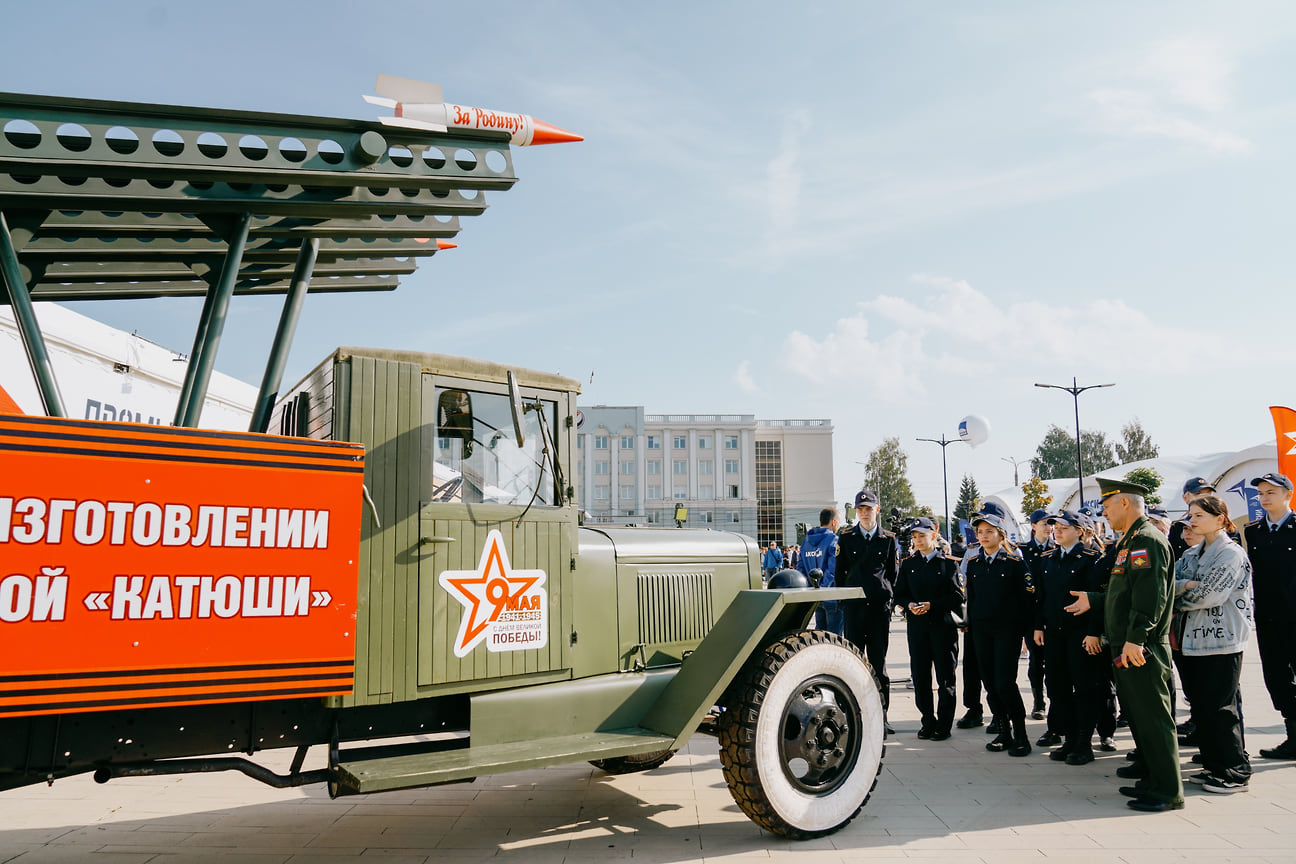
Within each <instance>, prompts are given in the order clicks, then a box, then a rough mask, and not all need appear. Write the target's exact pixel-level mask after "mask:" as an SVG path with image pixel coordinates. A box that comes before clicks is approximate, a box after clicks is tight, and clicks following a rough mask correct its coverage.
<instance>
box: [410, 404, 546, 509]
mask: <svg viewBox="0 0 1296 864" xmlns="http://www.w3.org/2000/svg"><path fill="white" fill-rule="evenodd" d="M526 401H527V403H528V404H534V402H535V400H534V399H528V400H526ZM540 405H541V406H542V410H543V411H544V412H545V419H546V420H547V421H548V426H549V429H550V431H551V432H552V430H554V429H555V428H557V422H556V421H557V415H558V406H557V403H556V402H553V401H548V400H542V401H541V402H540ZM436 406H437V408H436V444H435V446H434V448H433V454H434V457H433V465H432V474H433V476H432V484H431V485H432V490H431V495H430V497H431V499H432V500H433V501H451V502H463V503H480V504H520V505H523V506H525V505H527V504H531V503H534V504H537V505H541V504H552V503H554V501H555V495H554V479H553V472H552V470H551V469H550V466H549V464H548V462H547V460H546V457H544V456H543V451H544V441H543V440H542V433H541V428H540V420H539V415H538V413H537V412H536V411H533V410H528V411H525V412H523V429H524V430H525V434H524V437H525V439H526V441H525V443H524V444H523V445H522V446H521V447H518V445H517V438H516V436H515V435H514V432H513V416H512V412H511V409H510V406H509V399H508V396H506V395H503V394H498V393H483V392H480V391H473V390H466V389H462V388H438V389H437V391H436ZM550 452H551V456H552V457H553V458H556V457H557V454H556V453H553V447H552V446H551V447H550Z"/></svg>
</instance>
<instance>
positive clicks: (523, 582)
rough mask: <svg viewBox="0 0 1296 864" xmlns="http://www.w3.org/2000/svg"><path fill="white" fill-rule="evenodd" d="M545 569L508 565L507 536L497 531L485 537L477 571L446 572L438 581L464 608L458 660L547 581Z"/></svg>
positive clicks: (456, 653)
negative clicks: (505, 613)
mask: <svg viewBox="0 0 1296 864" xmlns="http://www.w3.org/2000/svg"><path fill="white" fill-rule="evenodd" d="M544 577H545V574H544V571H543V570H514V569H513V568H512V567H510V566H509V558H508V551H507V550H506V549H505V548H504V537H503V535H501V534H500V532H499V530H498V529H492V530H491V532H490V534H488V535H487V536H486V545H485V546H484V547H483V548H482V555H481V561H480V562H479V563H478V564H477V569H476V570H445V571H443V572H442V573H441V576H440V578H439V580H438V581H440V583H441V587H442V588H444V589H446V591H448V592H449V593H450V594H451V595H453V596H454V598H455V599H456V600H458V601H459V602H460V603H462V604H463V605H464V615H463V618H462V619H461V621H460V623H459V635H458V638H456V639H455V644H454V652H455V656H456V657H464V656H466V655H467V654H468V652H470V651H472V649H473V648H475V647H477V644H478V643H479V642H480V641H481V640H482V639H483V638H485V636H486V632H487V629H488V628H489V627H490V625H491V624H493V623H494V622H495V621H496V619H498V618H499V616H500V613H501V612H503V611H504V609H505V608H507V607H508V605H509V603H510V601H512V602H513V603H514V604H516V603H517V601H518V598H520V597H521V596H522V595H523V594H525V593H526V592H527V591H529V590H531V588H532V587H534V586H535V585H537V584H539V583H541V582H543V581H544Z"/></svg>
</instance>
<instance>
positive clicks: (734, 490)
mask: <svg viewBox="0 0 1296 864" xmlns="http://www.w3.org/2000/svg"><path fill="white" fill-rule="evenodd" d="M729 497H730V498H737V497H738V484H737V483H731V484H730V485H729Z"/></svg>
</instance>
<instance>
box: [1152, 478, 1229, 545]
mask: <svg viewBox="0 0 1296 864" xmlns="http://www.w3.org/2000/svg"><path fill="white" fill-rule="evenodd" d="M1214 494H1215V487H1214V486H1212V485H1211V484H1210V483H1208V482H1207V481H1206V478H1205V477H1189V478H1188V479H1187V480H1186V481H1185V482H1184V485H1183V502H1184V506H1185V507H1187V506H1188V505H1189V504H1191V503H1192V502H1194V501H1196V500H1197V499H1198V498H1204V497H1205V496H1207V495H1214ZM1233 539H1234V540H1235V541H1236V540H1237V539H1238V538H1237V537H1236V536H1235V537H1234V538H1233ZM1169 540H1170V552H1171V553H1172V554H1173V555H1174V560H1175V561H1178V560H1179V557H1180V556H1181V555H1183V553H1184V551H1185V550H1186V549H1187V548H1188V546H1189V544H1188V543H1186V542H1184V538H1183V525H1182V524H1181V523H1179V522H1177V521H1176V522H1175V523H1174V524H1173V525H1171V526H1170V534H1169Z"/></svg>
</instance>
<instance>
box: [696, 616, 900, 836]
mask: <svg viewBox="0 0 1296 864" xmlns="http://www.w3.org/2000/svg"><path fill="white" fill-rule="evenodd" d="M731 692H732V693H733V694H734V695H733V697H732V699H731V701H730V703H729V705H728V706H727V708H728V710H726V711H724V712H722V713H721V715H720V729H719V733H720V735H719V737H720V764H721V767H722V768H723V769H724V775H725V780H726V781H727V782H728V784H729V791H730V793H731V794H732V795H733V798H734V801H735V802H737V804H738V806H739V807H740V808H741V809H742V811H743V812H744V813H746V814H747V816H748V817H749V818H751V820H752V821H753V822H755V823H756V824H757V825H759V826H761V827H762V828H764V829H765V830H767V831H770V832H773V833H775V834H779V835H782V836H785V837H793V838H796V839H806V838H810V837H821V836H823V835H825V834H831V833H832V832H834V831H836V830H837V829H839V828H841V827H842V826H843V825H845V824H846V823H848V822H850V821H851V820H852V819H854V818H855V816H856V815H857V814H858V813H859V811H860V809H861V808H862V807H863V806H864V804H865V802H867V801H868V798H869V795H870V794H871V793H872V792H873V788H874V787H875V786H876V785H877V778H878V774H879V773H880V771H881V769H882V758H883V755H884V753H885V749H886V748H885V745H884V744H883V731H882V725H883V714H882V697H881V694H880V693H879V692H878V686H877V681H876V680H875V679H874V677H873V672H872V670H871V669H870V668H869V665H868V663H867V662H866V661H865V660H864V658H863V657H861V656H860V653H859V650H858V649H856V648H855V646H854V645H852V644H851V643H849V642H847V641H846V640H845V639H843V638H842V637H840V636H837V635H836V634H833V633H828V632H825V631H822V630H803V631H800V632H797V633H791V634H789V635H787V636H784V637H783V638H782V639H780V640H779V641H777V642H775V643H774V644H772V645H770V646H769V647H768V648H766V649H765V651H764V652H763V653H762V654H761V655H759V656H758V657H755V658H753V659H752V660H751V661H750V662H749V663H748V664H747V666H746V667H745V668H744V669H743V671H742V673H740V676H739V679H738V681H736V682H735V684H734V687H733V689H732V691H731Z"/></svg>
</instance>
